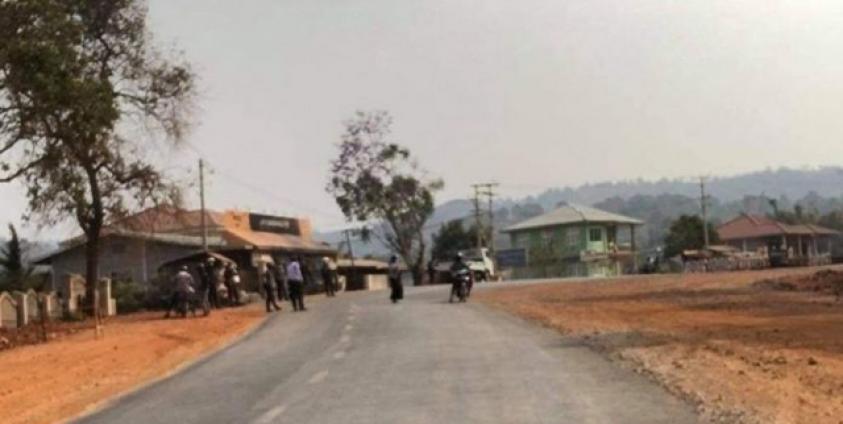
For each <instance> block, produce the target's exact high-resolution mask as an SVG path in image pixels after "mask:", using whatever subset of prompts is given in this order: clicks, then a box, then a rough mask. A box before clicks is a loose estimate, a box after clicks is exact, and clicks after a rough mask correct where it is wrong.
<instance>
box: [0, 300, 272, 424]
mask: <svg viewBox="0 0 843 424" xmlns="http://www.w3.org/2000/svg"><path fill="white" fill-rule="evenodd" d="M265 315H266V314H265V313H264V312H263V311H262V310H261V309H260V308H259V307H257V306H254V305H253V306H248V307H243V308H235V309H226V310H222V311H214V312H213V313H212V314H211V316H210V317H208V318H188V319H174V320H163V319H161V314H160V313H142V314H134V315H129V316H124V317H117V318H114V319H111V320H109V321H108V322H107V323H106V326H105V335H104V337H101V338H99V339H96V338H95V337H94V332H93V330H83V331H79V330H80V329H79V328H76V327H77V326H74V325H71V326H70V327H71V328H72V330H74V331H62V328H63V327H54V328H53V333H54V334H55V333H57V332H58V333H60V334H61V335H60V336H59V337H58V338H57V339H55V340H53V341H51V342H50V343H47V344H38V345H31V346H22V347H18V348H15V349H10V350H6V351H2V352H0V422H3V423H5V424H24V423H27V424H34V423H51V422H57V421H61V420H63V419H67V418H69V417H72V416H74V415H77V414H79V413H81V412H83V411H85V410H86V409H88V408H90V407H92V406H94V405H96V404H98V403H100V402H102V401H103V400H105V399H108V398H109V397H111V396H113V395H115V394H118V393H121V392H124V391H126V390H128V389H131V388H132V387H135V386H137V385H138V384H140V383H143V382H146V381H150V380H152V379H154V378H157V377H161V376H164V375H166V374H167V373H168V372H170V371H172V370H173V369H175V368H177V367H178V366H179V365H182V364H184V363H186V362H187V361H189V360H191V359H193V358H196V357H198V356H201V355H202V354H204V353H207V352H211V351H213V350H214V349H215V348H218V347H220V346H221V345H223V344H225V343H226V342H227V341H230V340H232V339H234V338H235V337H237V336H238V335H241V334H243V333H244V332H246V331H247V330H249V329H250V328H253V327H254V326H255V325H257V324H258V323H260V322H261V321H262V319H263V318H264V317H265ZM29 338H30V336H27V337H26V338H25V339H21V340H24V341H26V340H28V339H29Z"/></svg>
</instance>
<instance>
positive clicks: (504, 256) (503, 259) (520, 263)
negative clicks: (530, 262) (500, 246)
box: [495, 249, 527, 268]
mask: <svg viewBox="0 0 843 424" xmlns="http://www.w3.org/2000/svg"><path fill="white" fill-rule="evenodd" d="M495 259H497V260H498V267H500V268H521V267H525V266H527V250H526V249H504V250H498V252H497V254H496V255H495Z"/></svg>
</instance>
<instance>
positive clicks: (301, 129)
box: [0, 0, 843, 238]
mask: <svg viewBox="0 0 843 424" xmlns="http://www.w3.org/2000/svg"><path fill="white" fill-rule="evenodd" d="M150 18H151V21H150V28H151V30H152V31H153V32H154V33H155V36H156V38H157V40H158V41H159V42H161V43H162V44H164V45H171V44H175V45H176V46H177V47H178V48H179V49H182V50H184V52H185V54H186V56H187V58H188V59H190V60H191V61H192V62H193V63H194V65H195V67H196V70H197V71H198V72H199V74H200V75H201V87H202V96H201V98H200V102H199V106H200V110H199V113H198V114H197V118H198V119H199V121H200V122H199V124H198V125H197V126H196V128H195V130H194V132H193V134H192V135H191V137H190V141H191V143H192V144H193V145H195V146H197V147H198V149H200V150H201V151H202V152H203V153H204V155H205V156H206V158H207V159H208V160H209V161H210V162H211V166H212V167H215V168H217V169H218V170H219V171H218V172H217V173H216V174H214V175H211V176H210V177H209V183H210V185H209V190H208V191H209V193H208V199H209V206H210V207H214V208H219V209H223V208H227V207H234V206H239V207H248V208H250V209H254V210H262V211H265V212H276V213H285V214H293V215H296V214H302V215H310V216H311V217H312V218H313V219H314V221H315V223H316V225H317V226H319V227H322V228H324V227H331V226H337V225H338V224H341V223H342V218H341V217H340V215H339V213H338V211H337V208H336V206H335V205H334V203H333V200H332V199H331V198H330V197H329V196H328V195H327V194H326V193H325V191H324V185H325V182H326V178H327V171H328V162H329V161H330V159H331V158H332V157H333V155H334V152H335V147H334V144H335V143H336V142H337V141H338V139H339V135H340V133H341V131H342V126H341V123H342V122H343V121H344V120H345V119H347V118H348V117H350V116H351V115H352V114H353V112H354V111H355V110H357V109H386V110H389V111H390V112H391V113H392V114H393V116H394V118H395V128H394V130H395V141H398V142H400V143H402V144H405V145H407V146H409V147H410V148H411V149H412V150H413V152H414V153H415V154H416V155H417V156H418V158H419V160H420V162H421V163H422V165H423V166H424V167H425V168H427V169H428V170H429V171H430V172H431V174H433V175H436V176H440V177H442V178H444V179H445V182H446V190H445V191H444V192H443V193H441V194H440V196H439V199H440V200H442V201H444V200H447V199H452V198H457V197H465V196H467V195H468V193H469V191H470V188H469V185H470V184H471V183H474V182H478V181H483V180H496V181H499V182H501V183H503V186H502V190H503V192H504V194H508V195H522V194H528V193H535V192H538V191H541V190H542V189H544V188H547V187H552V186H564V185H578V184H581V183H585V182H596V181H603V180H616V179H626V178H638V177H643V178H651V179H654V178H661V177H684V176H692V175H697V174H707V175H716V174H733V173H739V172H744V171H751V170H757V169H761V168H765V167H768V166H772V167H777V166H794V167H801V166H805V165H810V166H818V165H839V164H840V160H839V159H838V158H840V157H841V156H843V142H841V140H840V138H841V132H843V119H841V117H843V77H841V76H843V56H841V53H843V2H841V1H839V0H827V1H811V0H793V1H777V0H744V1H740V2H736V1H731V0H730V1H722V0H681V1H680V0H673V1H670V0H660V1H655V0H653V1H637V0H534V1H512V0H426V1H395V0H243V1H231V0H151V1H150ZM195 160H196V153H195V152H193V151H192V150H189V149H184V150H182V151H180V152H177V153H175V154H174V155H173V156H172V157H171V158H170V159H169V161H168V163H167V164H166V166H167V167H172V166H184V167H187V166H193V164H194V162H195ZM223 172H224V173H225V175H224V174H223ZM235 179H236V180H237V181H240V183H235V182H234V180H235ZM242 182H245V183H247V184H248V185H249V186H256V187H258V188H257V189H254V188H246V187H245V186H244V185H243V184H242ZM22 199H23V198H22V196H21V193H20V190H19V189H17V188H14V187H0V204H2V205H3V207H0V222H4V221H7V220H14V221H17V217H18V216H19V211H20V209H21V208H22V207H23V205H24V203H23V200H22ZM194 203H196V202H194ZM30 231H32V230H30ZM40 235H41V236H46V237H50V238H53V237H54V235H55V233H54V232H51V231H46V233H45V231H42V232H41V233H40Z"/></svg>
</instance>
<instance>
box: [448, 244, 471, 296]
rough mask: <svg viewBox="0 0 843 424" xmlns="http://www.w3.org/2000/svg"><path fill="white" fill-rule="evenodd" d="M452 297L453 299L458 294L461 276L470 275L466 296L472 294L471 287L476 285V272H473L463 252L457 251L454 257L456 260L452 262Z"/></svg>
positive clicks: (466, 286)
mask: <svg viewBox="0 0 843 424" xmlns="http://www.w3.org/2000/svg"><path fill="white" fill-rule="evenodd" d="M450 273H451V280H452V283H453V284H452V285H451V299H452V300H453V298H454V296H455V295H457V294H458V290H459V289H460V284H462V282H461V281H460V278H462V276H463V275H467V276H468V282H467V283H466V285H465V290H466V292H465V297H469V296H471V288H472V287H473V286H474V273H472V272H471V268H469V267H468V265H466V263H465V259H464V258H463V255H462V254H461V253H457V255H456V257H454V262H453V263H452V264H451V269H450Z"/></svg>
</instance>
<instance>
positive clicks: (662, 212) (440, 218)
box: [317, 167, 843, 256]
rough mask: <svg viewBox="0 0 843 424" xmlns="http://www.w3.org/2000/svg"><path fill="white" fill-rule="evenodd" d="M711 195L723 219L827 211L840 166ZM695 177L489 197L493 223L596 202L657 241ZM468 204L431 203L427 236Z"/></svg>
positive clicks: (688, 202) (681, 209)
mask: <svg viewBox="0 0 843 424" xmlns="http://www.w3.org/2000/svg"><path fill="white" fill-rule="evenodd" d="M706 190H707V194H709V195H710V196H711V197H712V199H711V203H712V207H711V217H712V219H713V220H715V221H721V222H722V221H724V220H726V219H729V218H731V217H733V216H735V215H737V214H739V213H740V212H744V211H746V212H752V213H762V214H763V213H766V212H768V211H769V210H768V208H769V204H768V202H767V200H766V199H767V198H772V199H777V200H778V202H779V205H780V207H781V208H783V209H790V208H792V207H793V205H795V204H797V203H799V204H801V205H803V206H805V207H806V209H808V210H816V211H817V212H818V213H828V212H829V211H830V210H840V209H843V202H841V199H843V167H822V168H815V169H789V168H781V169H775V170H764V171H758V172H752V173H747V174H740V175H734V176H720V177H711V178H709V179H708V180H707V182H706ZM699 195H700V186H699V181H691V180H687V179H685V180H681V179H662V180H658V181H647V180H640V179H639V180H628V181H617V182H602V183H593V184H583V185H581V186H578V187H563V188H550V189H548V190H545V191H544V192H542V193H540V194H537V195H534V196H527V197H525V198H521V199H502V200H500V201H498V202H496V203H495V209H496V219H495V221H496V222H495V226H496V228H498V229H500V228H504V227H506V226H508V225H511V224H514V223H515V222H518V221H520V220H523V219H527V218H529V217H531V216H535V215H538V214H540V213H542V212H543V211H549V210H552V209H554V208H555V207H556V206H557V205H558V204H560V203H561V202H571V203H579V204H583V205H591V206H596V207H598V208H601V209H605V210H608V211H611V212H617V213H622V214H625V215H629V216H633V217H636V218H640V219H643V220H644V221H645V222H646V223H647V226H646V227H645V229H644V234H643V235H642V236H643V238H642V240H641V242H642V245H644V246H653V245H657V244H658V243H660V242H661V239H662V238H663V236H664V234H665V233H666V231H667V226H668V225H669V223H670V221H672V220H673V219H675V218H676V217H678V216H679V215H680V214H682V213H686V214H694V213H699ZM762 196H763V197H762ZM472 210H473V206H472V203H471V202H470V201H468V200H451V201H447V202H445V203H442V204H441V205H439V206H437V208H436V211H435V213H434V216H433V218H432V219H431V220H430V222H429V223H428V225H427V231H426V235H427V236H428V237H430V236H431V235H432V234H433V233H434V232H435V231H436V230H437V229H438V228H439V226H440V225H441V224H442V223H444V222H447V221H450V220H453V219H460V218H466V217H470V216H471V214H472ZM317 237H318V238H319V239H320V240H323V241H326V242H328V243H331V244H332V245H334V246H337V243H339V242H340V241H341V240H342V233H323V234H317ZM497 239H498V241H499V243H500V244H499V247H501V248H504V247H507V244H508V243H507V238H506V237H498V238H497ZM353 245H354V249H355V255H360V256H364V255H373V256H385V255H387V254H388V252H387V251H386V249H385V248H383V246H381V245H380V244H379V243H378V242H377V241H372V242H371V243H368V244H364V243H362V242H354V244H353Z"/></svg>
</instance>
